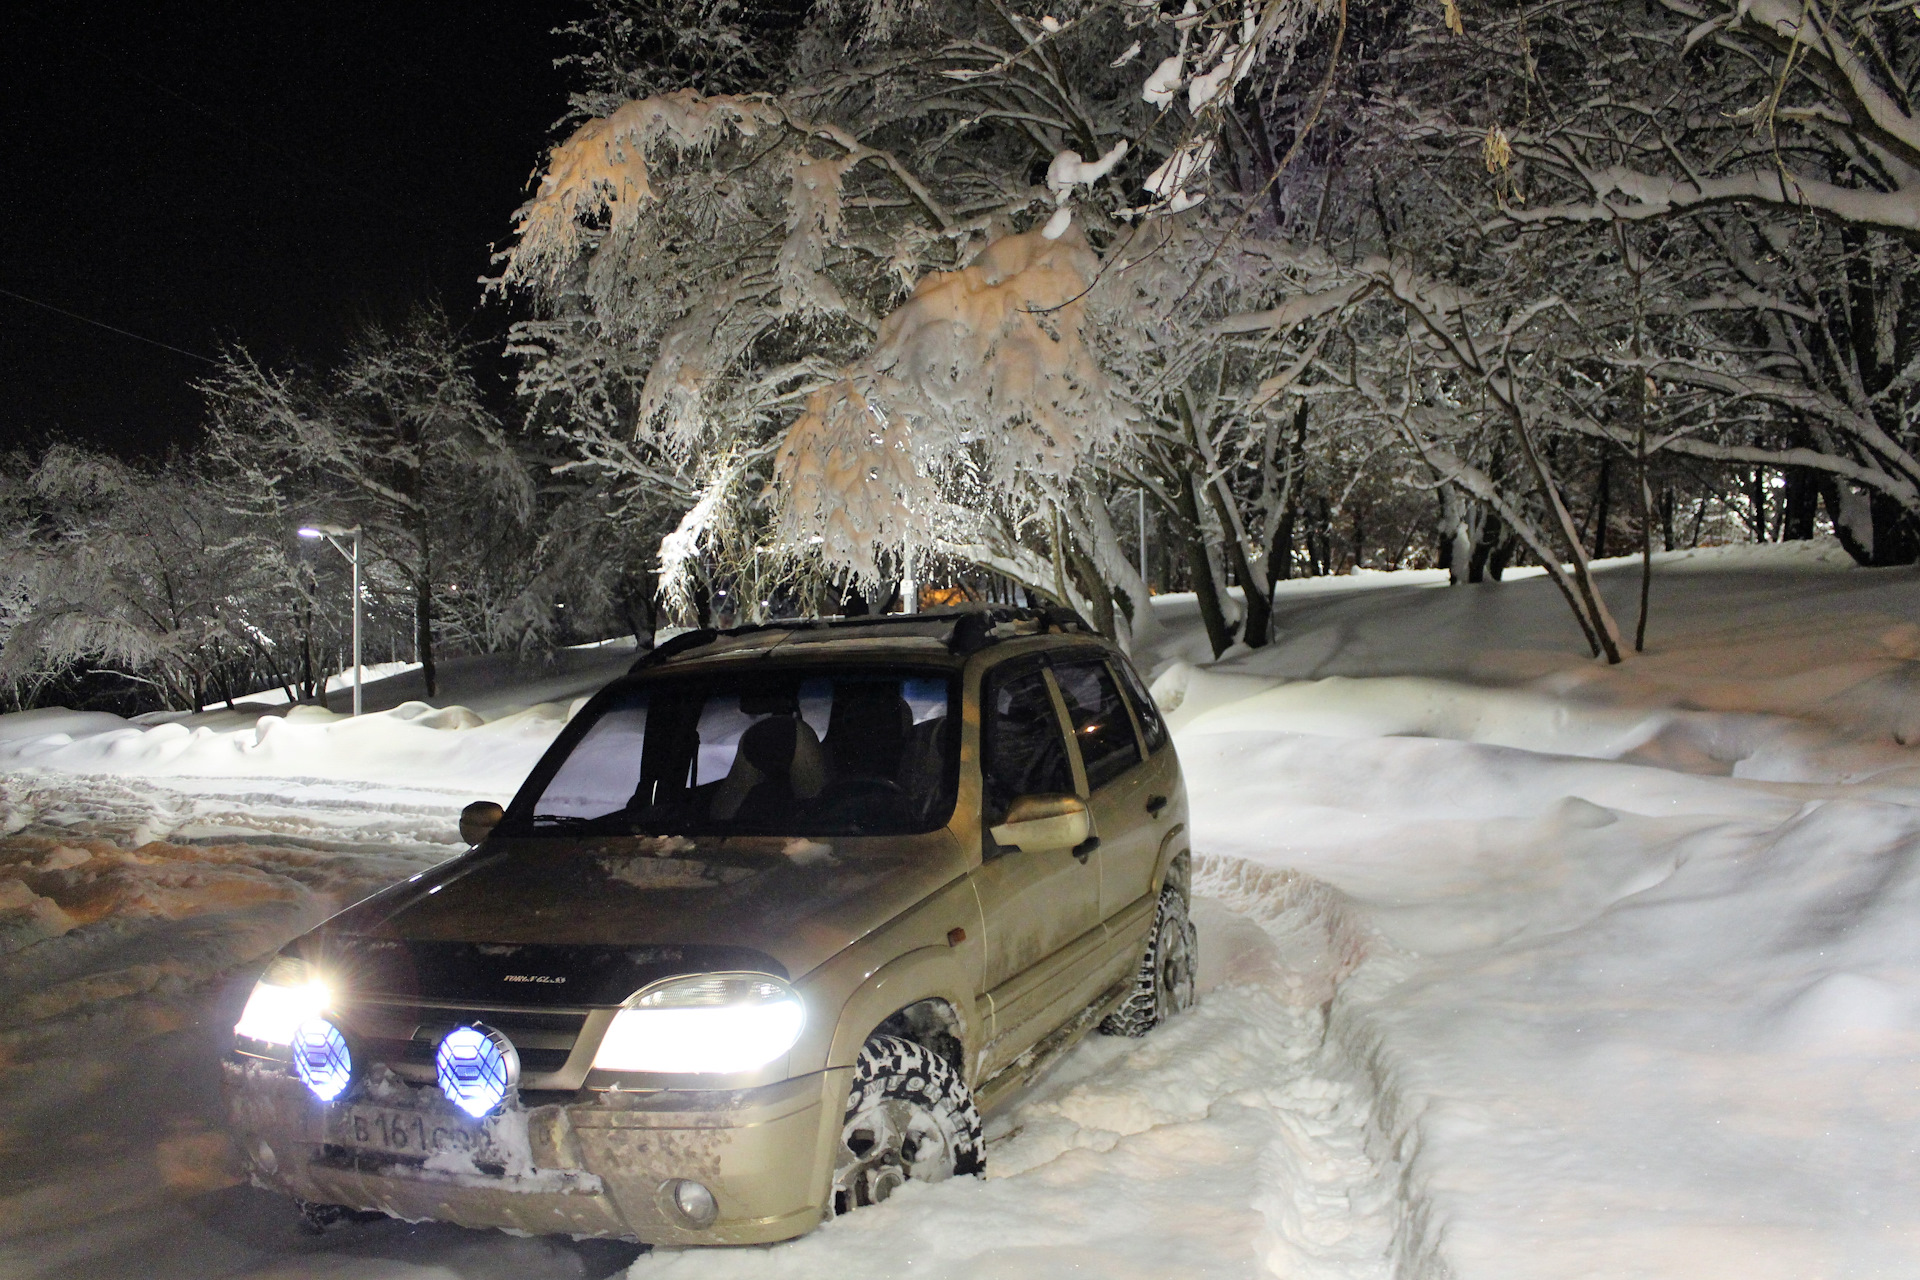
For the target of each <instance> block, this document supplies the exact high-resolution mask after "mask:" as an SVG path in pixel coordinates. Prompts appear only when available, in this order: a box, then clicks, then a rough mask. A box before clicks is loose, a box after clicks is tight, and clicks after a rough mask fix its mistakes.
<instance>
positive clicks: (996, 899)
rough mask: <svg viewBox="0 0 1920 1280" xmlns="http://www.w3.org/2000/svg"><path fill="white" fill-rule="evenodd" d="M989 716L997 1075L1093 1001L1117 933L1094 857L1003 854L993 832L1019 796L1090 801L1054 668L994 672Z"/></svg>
mask: <svg viewBox="0 0 1920 1280" xmlns="http://www.w3.org/2000/svg"><path fill="white" fill-rule="evenodd" d="M980 717H981V748H982V749H981V765H980V780H981V809H982V812H981V824H980V825H981V831H982V834H983V840H984V848H983V850H982V855H981V865H980V867H979V868H978V869H977V870H976V871H975V872H974V884H975V887H976V891H977V892H978V894H979V897H980V910H981V915H982V916H983V918H984V922H985V928H986V939H985V946H984V948H983V960H982V965H983V979H984V985H985V987H986V989H987V993H988V995H989V996H990V997H991V998H992V1002H993V1016H994V1034H993V1042H992V1044H991V1046H990V1047H989V1051H988V1053H987V1055H986V1058H987V1060H986V1062H985V1064H984V1065H985V1068H986V1070H985V1074H987V1075H991V1074H992V1073H993V1072H995V1071H996V1070H998V1069H999V1068H1000V1067H1002V1066H1004V1065H1005V1064H1006V1063H1008V1062H1010V1061H1012V1060H1013V1059H1014V1058H1016V1057H1018V1056H1019V1055H1020V1054H1021V1053H1022V1052H1024V1051H1025V1050H1026V1049H1028V1048H1030V1047H1032V1045H1033V1044H1034V1043H1035V1042H1036V1041H1037V1040H1039V1039H1040V1038H1041V1037H1042V1036H1044V1035H1045V1034H1046V1033H1047V1032H1049V1031H1051V1030H1052V1029H1053V1028H1054V1027H1056V1026H1058V1025H1059V1024H1060V1023H1061V1022H1062V1021H1064V1020H1065V1019H1066V1018H1068V1017H1070V1016H1071V1015H1072V1014H1073V1013H1074V1012H1075V1011H1077V1009H1078V1008H1080V1007H1082V1006H1084V1005H1085V1004H1086V1003H1087V1002H1088V1001H1090V1000H1091V999H1092V997H1093V995H1094V994H1095V992H1096V991H1097V987H1095V986H1093V985H1092V983H1093V981H1094V978H1095V977H1096V973H1095V970H1096V969H1097V968H1098V967H1099V965H1100V964H1101V961H1102V960H1103V958H1104V954H1105V952H1106V950H1107V935H1106V930H1105V929H1104V928H1103V927H1102V925H1101V918H1100V869H1099V864H1098V863H1096V862H1094V861H1093V860H1092V858H1091V857H1089V856H1088V851H1086V850H1082V851H1081V852H1079V853H1075V852H1074V851H1073V850H1071V849H1050V850H1042V851H1036V852H1025V851H1021V850H1002V849H1001V848H1000V847H999V846H998V845H997V844H995V843H994V841H993V837H992V834H991V828H992V827H994V826H995V825H997V824H999V823H1000V822H1003V821H1004V820H1005V819H1006V814H1007V809H1008V807H1009V806H1010V805H1011V804H1012V803H1013V801H1014V800H1015V799H1016V798H1017V797H1019V796H1022V795H1033V794H1040V793H1049V792H1053V793H1062V792H1063V793H1066V794H1069V795H1075V794H1084V792H1083V791H1082V790H1081V787H1080V783H1079V778H1078V777H1077V770H1076V768H1075V762H1074V759H1073V756H1072V753H1071V752H1070V750H1069V748H1068V746H1067V738H1066V726H1065V723H1064V721H1063V718H1062V714H1061V708H1060V705H1059V702H1058V699H1057V697H1056V694H1055V692H1054V686H1053V682H1052V679H1051V678H1050V676H1049V675H1048V673H1047V670H1046V665H1045V663H1044V661H1043V660H1041V659H1040V658H1038V657H1034V658H1027V659H1014V660H1012V661H1009V662H1006V663H1003V664H1001V665H999V666H996V667H994V668H992V669H991V670H989V671H988V672H987V673H986V678H985V680H984V681H983V683H982V687H981V695H980ZM1076 1002H1077V1003H1076Z"/></svg>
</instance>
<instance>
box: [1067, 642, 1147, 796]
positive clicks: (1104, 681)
mask: <svg viewBox="0 0 1920 1280" xmlns="http://www.w3.org/2000/svg"><path fill="white" fill-rule="evenodd" d="M1053 678H1054V679H1055V680H1057V681H1058V682H1059V684H1060V693H1061V696H1062V697H1064V698H1065V699H1066V700H1067V715H1068V718H1070V719H1071V720H1072V721H1073V737H1074V741H1075V742H1077V743H1079V744H1080V763H1081V764H1083V765H1085V766H1086V769H1087V789H1088V790H1089V791H1097V790H1099V789H1100V788H1101V787H1103V786H1105V785H1106V784H1107V783H1109V782H1112V781H1113V780H1114V779H1115V778H1117V777H1119V776H1120V775H1121V774H1123V773H1125V772H1126V771H1127V770H1129V769H1131V768H1133V766H1134V765H1136V764H1139V763H1140V743H1139V740H1138V739H1137V738H1135V737H1134V734H1133V717H1131V716H1129V715H1128V714H1127V704H1126V703H1125V702H1123V701H1122V700H1121V696H1120V686H1119V684H1118V683H1116V682H1115V680H1114V678H1113V672H1111V671H1109V670H1108V669H1107V664H1106V663H1105V662H1102V661H1101V660H1100V659H1098V658H1093V659H1083V660H1080V661H1076V662H1055V663H1054V666H1053Z"/></svg>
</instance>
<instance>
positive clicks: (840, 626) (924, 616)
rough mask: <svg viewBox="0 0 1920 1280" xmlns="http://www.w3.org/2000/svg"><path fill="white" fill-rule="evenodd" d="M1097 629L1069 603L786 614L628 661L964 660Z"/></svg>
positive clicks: (695, 634)
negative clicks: (1008, 644)
mask: <svg viewBox="0 0 1920 1280" xmlns="http://www.w3.org/2000/svg"><path fill="white" fill-rule="evenodd" d="M1046 634H1066V635H1071V634H1077V635H1080V636H1084V637H1086V638H1089V639H1096V640H1097V639H1098V638H1099V635H1098V633H1097V632H1095V631H1094V630H1093V628H1092V627H1090V626H1088V625H1087V623H1086V620H1085V619H1083V618H1081V617H1080V615H1079V614H1077V613H1075V612H1073V610H1071V609H1061V608H1038V609H1034V608H1016V607H1009V606H1005V605H961V606H958V607H954V608H944V609H934V610H929V611H927V612H925V613H889V614H877V615H870V616H866V617H851V618H846V617H834V618H786V619H780V620H777V621H773V622H766V623H758V624H754V625H751V626H744V627H730V628H728V629H726V630H717V629H714V628H711V627H702V628H699V629H697V630H693V631H687V632H683V633H681V634H680V635H677V636H675V637H673V638H672V639H670V640H667V641H664V642H663V643H661V644H660V645H658V646H656V647H655V648H654V649H652V650H651V651H649V652H648V653H646V654H644V655H643V656H642V657H641V658H640V660H639V661H638V662H636V663H634V664H633V668H632V671H633V673H634V674H639V673H641V672H645V671H652V670H658V669H660V668H663V667H668V666H672V667H679V666H682V665H686V666H694V665H702V666H704V665H706V664H708V663H710V662H721V661H725V660H727V659H732V658H747V657H769V656H771V655H772V653H773V652H774V651H775V650H778V651H779V652H780V654H781V656H782V657H790V658H797V659H803V660H804V659H805V658H810V657H814V656H816V655H817V656H818V657H820V658H823V659H824V658H828V657H829V656H831V657H833V658H839V657H853V656H856V655H858V656H860V657H876V658H877V657H891V658H919V659H923V660H924V659H932V660H935V661H940V662H942V663H943V664H944V663H945V662H950V661H954V660H959V661H964V660H965V659H966V658H967V657H969V656H971V655H972V654H975V653H978V652H979V651H980V650H982V649H985V648H988V647H990V646H992V645H995V644H998V643H1000V642H1001V641H1004V640H1011V639H1015V638H1018V637H1022V636H1037V635H1046Z"/></svg>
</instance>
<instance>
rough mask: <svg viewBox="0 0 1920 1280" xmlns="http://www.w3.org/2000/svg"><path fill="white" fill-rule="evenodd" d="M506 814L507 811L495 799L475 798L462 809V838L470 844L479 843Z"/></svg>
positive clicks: (490, 833)
mask: <svg viewBox="0 0 1920 1280" xmlns="http://www.w3.org/2000/svg"><path fill="white" fill-rule="evenodd" d="M506 816H507V811H506V810H505V809H502V808H501V807H500V806H499V805H497V804H495V803H494V802H493V801H491V800H475V801H474V802H473V803H472V804H470V805H468V806H467V807H466V808H464V809H462V810H461V811H460V838H461V839H462V840H465V841H466V842H467V843H468V844H479V843H480V842H481V841H482V840H485V839H486V838H487V837H488V836H489V835H492V834H493V829H494V828H495V827H497V826H499V825H500V819H502V818H504V817H506Z"/></svg>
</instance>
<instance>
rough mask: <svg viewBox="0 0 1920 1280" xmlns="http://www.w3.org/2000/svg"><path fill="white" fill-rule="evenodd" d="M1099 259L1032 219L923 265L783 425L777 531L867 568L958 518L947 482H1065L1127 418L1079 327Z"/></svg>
mask: <svg viewBox="0 0 1920 1280" xmlns="http://www.w3.org/2000/svg"><path fill="white" fill-rule="evenodd" d="M1098 269H1099V260H1098V259H1097V258H1096V257H1095V256H1094V254H1093V253H1092V251H1091V250H1089V249H1088V248H1087V247H1086V244H1085V242H1084V241H1082V240H1081V239H1080V238H1079V237H1077V236H1074V237H1071V238H1068V237H1060V238H1049V237H1048V236H1047V235H1046V234H1045V232H1044V231H1041V232H1032V231H1029V232H1026V233H1024V234H1021V235H1013V236H1006V237H1003V238H1001V239H999V240H996V241H995V242H993V243H992V244H991V245H989V246H988V247H987V248H986V249H985V250H984V251H982V252H981V254H980V255H979V256H978V257H977V258H975V259H974V261H973V262H972V263H971V264H969V265H968V266H966V267H963V268H961V269H959V270H957V271H940V272H934V273H932V274H930V275H928V276H927V277H926V278H924V279H923V280H921V281H920V283H919V285H918V286H916V287H915V289H914V291H913V295H912V296H911V297H910V298H909V299H908V300H907V301H906V302H904V303H903V304H901V306H900V307H899V308H897V309H896V310H895V311H894V312H893V314H892V315H890V316H888V317H887V320H886V323H885V324H884V325H883V326H882V327H881V330H880V336H879V339H878V340H877V341H876V342H875V343H874V346H873V350H872V351H871V352H870V353H868V355H867V356H866V357H865V358H864V359H862V360H861V361H860V362H859V363H858V364H856V365H855V366H854V367H853V368H850V369H848V370H847V371H846V374H845V376H844V377H842V378H841V379H840V380H838V381H836V382H835V383H833V384H832V385H830V386H828V387H824V388H822V389H820V390H819V391H816V392H815V393H814V394H813V395H812V396H811V397H810V398H809V399H808V401H807V407H806V411H805V412H804V413H802V414H801V416H800V417H799V419H798V420H797V421H795V423H794V424H793V426H792V427H791V428H790V429H789V430H788V432H787V435H786V439H785V442H784V443H783V444H782V446H781V448H780V452H779V455H778V462H777V468H776V472H775V477H776V482H777V483H778V485H779V486H780V488H781V490H782V494H783V502H782V508H781V516H780V522H779V531H780V534H781V537H780V541H781V542H782V543H784V544H786V545H789V546H795V547H811V548H814V549H815V550H817V551H818V553H819V554H821V555H822V556H824V557H825V558H826V559H827V561H828V562H829V563H833V564H837V565H840V566H842V567H844V568H846V569H847V570H849V571H850V572H851V573H852V574H853V576H854V577H855V578H856V579H858V580H862V581H874V580H876V579H877V578H878V576H879V572H880V559H879V558H880V556H881V555H883V554H884V553H886V552H887V551H889V550H892V549H896V548H905V549H906V554H909V555H911V554H912V551H913V549H914V548H916V547H918V548H927V547H928V546H929V545H930V544H931V543H933V542H934V541H935V540H936V539H937V538H939V537H940V536H942V535H945V536H946V537H949V538H951V537H953V536H955V535H961V536H964V535H965V534H966V533H967V532H968V530H967V528H966V526H967V525H968V524H970V523H971V521H970V520H969V519H968V517H967V508H966V506H965V505H964V502H956V501H955V500H954V498H955V497H956V496H960V495H956V494H953V493H952V488H954V487H957V488H959V489H971V490H973V491H974V492H975V493H985V494H991V495H994V496H995V497H997V498H1000V499H1003V500H1005V499H1012V500H1013V501H1014V502H1015V503H1016V505H1018V504H1019V503H1020V502H1021V501H1022V500H1023V498H1024V499H1025V501H1027V502H1028V503H1030V502H1031V499H1032V496H1033V490H1032V488H1031V486H1034V485H1038V486H1041V487H1042V488H1043V489H1044V488H1045V487H1047V486H1053V487H1054V488H1056V489H1058V488H1059V487H1063V486H1065V485H1066V484H1067V483H1068V481H1069V480H1070V479H1071V477H1072V475H1073V472H1074V470H1075V468H1076V467H1077V466H1078V465H1079V464H1080V461H1081V459H1082V457H1083V455H1084V454H1085V452H1086V451H1088V450H1091V449H1097V448H1100V447H1102V446H1103V445H1105V444H1106V443H1108V442H1109V441H1111V439H1112V438H1113V435H1114V432H1115V431H1116V429H1117V427H1118V425H1119V423H1120V422H1121V420H1122V411H1121V410H1120V409H1119V407H1118V406H1117V405H1116V403H1115V402H1114V401H1113V399H1112V398H1111V396H1110V394H1109V391H1108V388H1107V383H1106V379H1105V377H1104V375H1103V374H1102V373H1101V371H1100V367H1099V365H1098V364H1097V363H1096V362H1095V360H1094V358H1093V355H1092V353H1091V352H1090V351H1089V350H1088V348H1087V344H1086V341H1085V338H1084V336H1083V334H1082V331H1081V327H1082V325H1083V323H1084V321H1085V313H1084V306H1085V302H1084V299H1085V295H1086V292H1087V289H1088V287H1089V286H1090V285H1091V284H1092V282H1093V280H1094V277H1095V274H1096V273H1097V271H1098Z"/></svg>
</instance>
